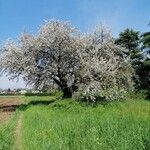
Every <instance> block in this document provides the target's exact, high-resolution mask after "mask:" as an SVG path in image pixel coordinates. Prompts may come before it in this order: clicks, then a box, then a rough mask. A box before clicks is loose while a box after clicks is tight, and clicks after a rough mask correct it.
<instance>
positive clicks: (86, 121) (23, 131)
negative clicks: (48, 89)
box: [0, 96, 150, 150]
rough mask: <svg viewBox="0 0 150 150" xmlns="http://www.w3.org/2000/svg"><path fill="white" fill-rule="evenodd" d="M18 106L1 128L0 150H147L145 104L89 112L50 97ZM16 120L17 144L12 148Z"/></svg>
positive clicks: (149, 112)
mask: <svg viewBox="0 0 150 150" xmlns="http://www.w3.org/2000/svg"><path fill="white" fill-rule="evenodd" d="M21 100H22V101H23V104H22V105H21V106H20V107H19V108H18V109H17V110H16V112H15V115H14V117H13V118H12V119H10V120H9V121H8V122H5V123H2V124H0V150H1V149H4V150H7V149H15V148H16V147H21V149H23V150H149V149H150V101H148V100H144V99H143V98H142V97H141V98H140V97H139V98H134V99H130V100H127V101H121V102H119V101H115V102H111V103H100V104H98V105H93V106H91V105H88V104H86V103H82V104H81V103H79V102H76V101H73V100H72V99H64V100H59V99H57V98H56V97H55V96H42V97H40V96H38V97H37V96H31V97H22V98H21ZM20 114H22V116H23V117H22V120H21V121H22V126H21V128H20V131H19V132H17V133H18V134H19V135H18V136H19V137H20V140H19V142H16V141H15V140H16V135H15V130H16V126H17V121H18V120H19V115H20ZM15 144H17V145H15ZM19 145H20V146H19ZM16 149H17V148H16Z"/></svg>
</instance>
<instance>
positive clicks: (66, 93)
mask: <svg viewBox="0 0 150 150" xmlns="http://www.w3.org/2000/svg"><path fill="white" fill-rule="evenodd" d="M62 91H63V98H71V97H72V94H73V90H72V88H71V87H65V88H63V89H62Z"/></svg>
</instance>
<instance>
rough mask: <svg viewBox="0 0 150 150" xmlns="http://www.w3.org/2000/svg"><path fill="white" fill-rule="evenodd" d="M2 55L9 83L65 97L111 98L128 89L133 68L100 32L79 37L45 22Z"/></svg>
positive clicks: (64, 26) (65, 26) (73, 30)
mask: <svg viewBox="0 0 150 150" xmlns="http://www.w3.org/2000/svg"><path fill="white" fill-rule="evenodd" d="M2 50H3V53H2V55H1V58H0V59H1V60H0V68H1V71H2V72H5V73H7V75H8V76H9V77H10V78H17V77H19V76H22V77H23V79H24V80H25V82H26V83H27V84H30V85H33V86H34V87H35V88H36V89H42V88H44V87H48V86H51V85H52V84H56V85H57V87H58V88H59V89H61V90H62V91H63V93H64V97H71V96H72V95H78V96H80V97H86V98H87V99H90V100H93V101H95V99H96V97H97V96H101V97H105V98H110V99H111V98H114V97H115V96H116V97H117V96H118V93H119V91H121V92H122V91H125V90H126V89H128V88H129V87H132V79H131V77H132V73H133V69H132V67H131V65H130V63H129V62H128V60H127V59H126V58H125V57H124V55H123V51H124V48H122V47H121V46H118V45H116V44H115V42H114V40H113V38H112V36H111V33H110V31H109V30H107V29H106V28H105V27H98V28H96V29H95V30H94V31H93V32H91V33H88V34H81V33H80V32H79V31H78V30H77V29H76V28H74V27H73V26H72V25H71V24H70V23H68V22H63V21H59V20H50V21H48V22H46V23H45V24H43V25H42V26H41V27H40V29H39V31H38V33H37V34H36V35H32V34H30V33H23V34H22V35H21V37H20V39H19V41H18V42H14V41H8V42H6V44H5V45H3V48H2ZM114 89H115V90H114ZM106 90H107V91H109V92H107V94H106V93H105V91H106ZM108 93H109V94H108Z"/></svg>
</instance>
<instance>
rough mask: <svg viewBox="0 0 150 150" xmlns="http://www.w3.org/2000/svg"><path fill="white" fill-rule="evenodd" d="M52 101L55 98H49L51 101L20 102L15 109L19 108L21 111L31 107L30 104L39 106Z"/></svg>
mask: <svg viewBox="0 0 150 150" xmlns="http://www.w3.org/2000/svg"><path fill="white" fill-rule="evenodd" d="M53 102H55V100H51V101H30V102H29V103H27V104H21V105H20V106H19V107H18V108H17V109H18V110H21V111H25V110H27V109H28V108H30V107H32V106H41V105H45V106H46V105H49V104H52V103H53Z"/></svg>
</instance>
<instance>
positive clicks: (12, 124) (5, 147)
mask: <svg viewBox="0 0 150 150" xmlns="http://www.w3.org/2000/svg"><path fill="white" fill-rule="evenodd" d="M17 119H18V113H16V114H15V116H14V117H13V118H12V119H10V120H9V121H7V122H4V123H2V124H0V150H12V148H13V145H14V143H15V138H14V133H15V129H16V124H17Z"/></svg>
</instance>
